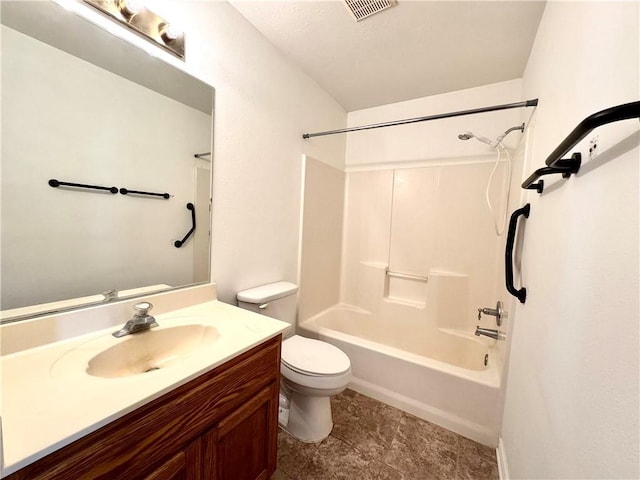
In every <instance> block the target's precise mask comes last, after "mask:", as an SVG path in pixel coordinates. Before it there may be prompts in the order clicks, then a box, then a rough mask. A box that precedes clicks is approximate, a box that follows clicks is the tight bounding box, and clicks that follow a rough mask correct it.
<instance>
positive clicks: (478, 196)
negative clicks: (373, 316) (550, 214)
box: [303, 161, 505, 332]
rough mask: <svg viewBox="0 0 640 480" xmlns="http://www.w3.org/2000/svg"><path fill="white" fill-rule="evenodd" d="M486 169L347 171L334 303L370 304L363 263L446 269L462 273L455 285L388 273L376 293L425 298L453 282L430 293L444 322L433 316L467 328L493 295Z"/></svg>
mask: <svg viewBox="0 0 640 480" xmlns="http://www.w3.org/2000/svg"><path fill="white" fill-rule="evenodd" d="M492 168H493V164H492V163H485V162H484V161H481V162H478V163H473V164H468V163H467V164H455V163H454V164H452V165H448V166H435V167H423V168H409V169H398V170H384V171H380V170H377V171H369V172H364V171H362V172H351V173H349V174H347V191H346V203H345V219H344V222H345V227H344V240H343V263H342V293H341V302H342V303H347V304H351V305H357V306H360V307H362V308H365V309H367V310H371V311H375V310H373V309H372V307H371V306H370V302H372V301H373V302H377V301H378V300H379V299H380V298H381V297H380V295H381V294H382V291H380V290H378V291H377V292H375V293H376V295H378V296H377V297H375V298H374V297H369V295H370V294H371V293H374V292H371V291H368V290H367V289H366V287H364V286H363V285H365V284H367V282H368V280H367V279H366V276H367V275H368V274H373V271H372V270H370V269H367V265H369V264H380V265H386V266H388V268H389V270H390V271H392V272H400V273H408V274H413V275H420V276H427V277H428V276H430V275H432V274H433V273H435V272H443V273H445V274H451V275H450V276H451V279H453V278H454V277H460V278H461V277H466V280H465V281H460V282H459V284H458V285H457V286H456V287H453V282H450V283H447V284H446V286H444V285H441V284H438V283H437V282H433V283H429V280H431V279H429V280H428V281H427V282H421V281H417V280H404V279H399V278H393V277H390V279H389V282H388V285H387V286H386V287H385V291H384V295H385V296H386V297H388V298H393V299H395V300H396V301H398V302H403V301H404V302H406V303H410V304H415V305H425V302H426V301H427V297H428V296H431V297H430V299H431V300H432V301H433V300H434V299H436V298H438V297H437V296H434V295H433V293H434V292H435V291H437V290H439V289H442V288H444V289H447V288H449V289H451V288H453V290H451V292H449V294H450V295H449V294H448V295H447V299H446V300H445V299H440V300H438V301H439V303H440V304H441V305H442V306H443V308H441V309H440V312H439V313H440V314H441V315H445V316H447V317H448V318H449V321H447V322H443V321H442V318H440V317H439V319H438V320H437V321H438V322H440V324H442V325H443V328H455V329H459V330H464V331H468V332H472V331H473V328H474V326H475V324H476V321H477V313H476V312H477V308H478V307H480V306H487V305H495V302H496V301H497V300H498V299H499V297H498V292H497V291H496V282H495V277H496V276H497V272H496V270H495V265H496V263H497V261H498V258H499V257H500V256H501V253H502V252H501V251H500V249H499V246H500V241H499V238H498V237H496V235H495V233H494V231H493V220H492V218H491V214H490V212H489V211H488V209H487V207H486V205H485V203H484V194H485V187H486V182H487V179H488V177H489V174H490V173H491V169H492ZM504 170H505V169H504V166H502V167H500V168H499V170H498V174H497V175H496V180H495V182H494V183H495V185H502V182H503V174H504ZM499 193H500V189H498V188H495V189H493V190H492V198H493V201H494V203H495V204H496V205H499V207H498V208H499V209H503V208H504V205H503V202H501V201H500V198H499ZM367 272H368V273H367ZM363 288H364V289H365V290H367V291H366V293H364V294H363ZM440 293H443V292H440ZM454 311H455V314H453V312H454ZM303 318H304V317H303ZM454 318H455V319H454ZM483 322H487V320H483ZM482 326H486V327H491V324H490V323H486V324H483V325H482Z"/></svg>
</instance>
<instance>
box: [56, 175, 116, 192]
mask: <svg viewBox="0 0 640 480" xmlns="http://www.w3.org/2000/svg"><path fill="white" fill-rule="evenodd" d="M47 183H49V186H50V187H53V188H58V187H76V188H89V189H91V190H106V191H107V192H111V193H118V189H117V188H116V187H101V186H100V185H86V184H84V183H71V182H61V181H59V180H56V179H55V178H52V179H51V180H49V182H47Z"/></svg>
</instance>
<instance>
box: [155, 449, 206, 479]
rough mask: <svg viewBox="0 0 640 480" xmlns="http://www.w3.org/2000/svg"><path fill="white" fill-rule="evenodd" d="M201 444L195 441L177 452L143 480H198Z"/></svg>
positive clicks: (199, 476)
mask: <svg viewBox="0 0 640 480" xmlns="http://www.w3.org/2000/svg"><path fill="white" fill-rule="evenodd" d="M200 459H201V442H200V440H196V441H194V442H193V443H191V445H189V447H187V448H186V449H185V450H184V451H181V452H178V453H177V454H176V455H174V456H173V457H171V458H170V459H169V460H168V461H166V462H165V463H163V464H162V465H161V466H160V467H158V468H157V469H155V470H154V471H153V472H152V473H151V474H149V475H147V476H146V477H144V480H200V479H201V470H200V462H201V460H200Z"/></svg>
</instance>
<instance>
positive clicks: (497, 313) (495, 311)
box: [478, 300, 505, 326]
mask: <svg viewBox="0 0 640 480" xmlns="http://www.w3.org/2000/svg"><path fill="white" fill-rule="evenodd" d="M483 313H484V314H485V315H491V316H493V317H496V323H497V324H498V326H501V325H502V317H503V316H505V312H504V311H503V310H502V302H501V301H499V300H498V303H496V308H479V309H478V320H480V319H481V318H482V314H483Z"/></svg>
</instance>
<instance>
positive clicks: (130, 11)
mask: <svg viewBox="0 0 640 480" xmlns="http://www.w3.org/2000/svg"><path fill="white" fill-rule="evenodd" d="M118 8H119V9H120V13H122V14H123V15H124V16H126V17H133V16H134V15H137V14H138V13H140V12H141V11H142V9H144V2H142V1H141V0H119V1H118Z"/></svg>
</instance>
